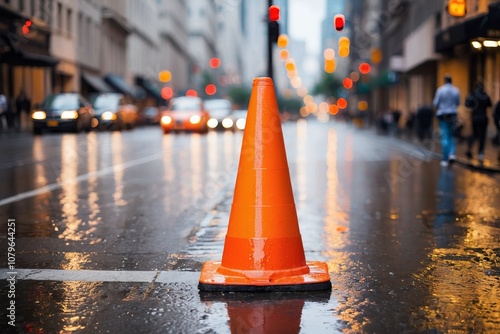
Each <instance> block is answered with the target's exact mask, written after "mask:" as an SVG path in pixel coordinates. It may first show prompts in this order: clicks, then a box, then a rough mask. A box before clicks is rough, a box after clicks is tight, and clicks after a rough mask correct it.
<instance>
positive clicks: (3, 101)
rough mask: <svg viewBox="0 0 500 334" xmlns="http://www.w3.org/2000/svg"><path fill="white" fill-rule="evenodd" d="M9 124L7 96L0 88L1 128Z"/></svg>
mask: <svg viewBox="0 0 500 334" xmlns="http://www.w3.org/2000/svg"><path fill="white" fill-rule="evenodd" d="M8 126H9V119H8V103H7V97H6V96H5V94H4V93H3V92H2V91H1V90H0V128H3V127H5V128H7V127H8Z"/></svg>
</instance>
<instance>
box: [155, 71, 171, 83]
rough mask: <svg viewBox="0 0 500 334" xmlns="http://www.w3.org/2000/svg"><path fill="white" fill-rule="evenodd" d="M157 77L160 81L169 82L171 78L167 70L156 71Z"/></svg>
mask: <svg viewBox="0 0 500 334" xmlns="http://www.w3.org/2000/svg"><path fill="white" fill-rule="evenodd" d="M158 79H159V80H160V81H161V82H169V81H170V80H171V79H172V73H171V72H170V71H167V70H165V71H160V73H158Z"/></svg>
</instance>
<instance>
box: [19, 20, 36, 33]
mask: <svg viewBox="0 0 500 334" xmlns="http://www.w3.org/2000/svg"><path fill="white" fill-rule="evenodd" d="M32 24H33V22H31V20H29V19H28V20H26V21H25V22H24V25H23V26H22V28H21V31H22V33H23V35H26V34H27V33H29V32H30V27H31V25H32Z"/></svg>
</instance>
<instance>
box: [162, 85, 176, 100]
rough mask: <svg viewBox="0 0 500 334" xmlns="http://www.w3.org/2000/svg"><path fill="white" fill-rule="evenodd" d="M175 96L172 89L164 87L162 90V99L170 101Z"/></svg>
mask: <svg viewBox="0 0 500 334" xmlns="http://www.w3.org/2000/svg"><path fill="white" fill-rule="evenodd" d="M172 96H174V90H173V89H172V88H171V87H163V88H162V89H161V97H163V98H164V99H165V100H170V99H171V98H172Z"/></svg>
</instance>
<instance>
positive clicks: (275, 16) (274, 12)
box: [269, 5, 280, 21]
mask: <svg viewBox="0 0 500 334" xmlns="http://www.w3.org/2000/svg"><path fill="white" fill-rule="evenodd" d="M279 19H280V8H279V7H278V6H276V5H272V6H271V7H269V21H278V20H279Z"/></svg>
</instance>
